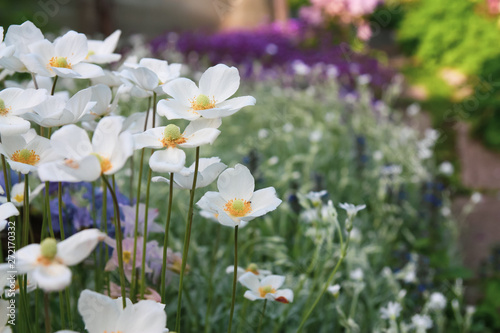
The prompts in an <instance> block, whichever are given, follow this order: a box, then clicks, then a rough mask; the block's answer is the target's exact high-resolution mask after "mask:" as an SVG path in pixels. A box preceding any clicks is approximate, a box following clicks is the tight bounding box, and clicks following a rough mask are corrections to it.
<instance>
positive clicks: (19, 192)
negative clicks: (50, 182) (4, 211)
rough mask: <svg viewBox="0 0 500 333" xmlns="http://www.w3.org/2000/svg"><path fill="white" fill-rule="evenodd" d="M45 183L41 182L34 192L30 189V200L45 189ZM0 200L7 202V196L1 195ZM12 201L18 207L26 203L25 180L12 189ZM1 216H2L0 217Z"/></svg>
mask: <svg viewBox="0 0 500 333" xmlns="http://www.w3.org/2000/svg"><path fill="white" fill-rule="evenodd" d="M44 187H45V184H40V185H38V186H37V187H35V189H34V190H33V192H32V191H31V189H30V191H29V200H30V202H31V200H33V199H34V198H36V196H37V195H38V194H40V192H41V191H42V190H43V189H44ZM0 202H2V203H3V202H5V203H8V202H7V197H0ZM10 202H11V203H13V204H14V205H15V206H16V207H22V206H23V205H24V182H20V183H17V184H15V185H14V186H12V189H11V190H10ZM0 218H1V217H0Z"/></svg>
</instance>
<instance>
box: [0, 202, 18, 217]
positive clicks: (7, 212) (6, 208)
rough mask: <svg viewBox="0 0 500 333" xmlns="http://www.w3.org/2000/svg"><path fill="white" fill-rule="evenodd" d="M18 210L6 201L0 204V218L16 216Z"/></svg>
mask: <svg viewBox="0 0 500 333" xmlns="http://www.w3.org/2000/svg"><path fill="white" fill-rule="evenodd" d="M18 215H19V211H18V210H17V208H16V207H15V206H14V204H13V203H11V202H7V203H4V204H2V205H1V206H0V220H7V219H8V218H9V217H11V216H18Z"/></svg>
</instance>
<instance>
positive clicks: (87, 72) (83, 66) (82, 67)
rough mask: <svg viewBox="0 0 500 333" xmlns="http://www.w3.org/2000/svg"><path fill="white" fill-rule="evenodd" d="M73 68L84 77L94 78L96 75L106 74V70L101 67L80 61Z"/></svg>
mask: <svg viewBox="0 0 500 333" xmlns="http://www.w3.org/2000/svg"><path fill="white" fill-rule="evenodd" d="M73 70H74V71H75V72H76V73H78V74H79V75H80V78H82V79H92V78H95V77H101V76H104V71H103V70H102V68H101V67H99V66H97V65H94V64H87V63H83V62H82V63H79V64H77V65H75V66H73Z"/></svg>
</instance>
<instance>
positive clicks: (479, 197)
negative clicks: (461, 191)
mask: <svg viewBox="0 0 500 333" xmlns="http://www.w3.org/2000/svg"><path fill="white" fill-rule="evenodd" d="M481 200H483V196H482V195H481V193H479V192H474V193H472V195H471V197H470V201H472V203H474V204H478V203H480V202H481Z"/></svg>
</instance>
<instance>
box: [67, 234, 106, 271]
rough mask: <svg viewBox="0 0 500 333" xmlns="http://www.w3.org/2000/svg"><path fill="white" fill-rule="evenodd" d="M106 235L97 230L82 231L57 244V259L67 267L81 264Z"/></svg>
mask: <svg viewBox="0 0 500 333" xmlns="http://www.w3.org/2000/svg"><path fill="white" fill-rule="evenodd" d="M105 236H106V235H105V234H103V233H102V232H100V231H99V230H98V229H86V230H82V231H80V232H78V233H76V234H74V235H73V236H71V237H69V238H67V239H65V240H63V241H62V242H60V243H58V244H57V257H58V258H59V259H61V260H62V262H63V263H64V264H65V265H67V266H73V265H76V264H78V263H80V262H82V261H83V260H84V259H85V258H87V257H88V256H89V255H90V253H92V251H94V249H95V247H96V246H97V244H98V243H99V242H100V241H102V240H103V239H104V237H105Z"/></svg>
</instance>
